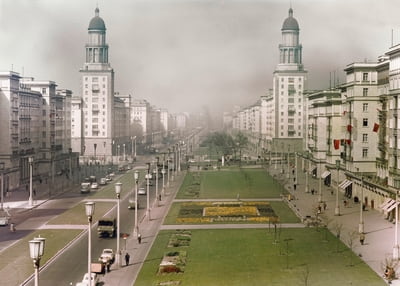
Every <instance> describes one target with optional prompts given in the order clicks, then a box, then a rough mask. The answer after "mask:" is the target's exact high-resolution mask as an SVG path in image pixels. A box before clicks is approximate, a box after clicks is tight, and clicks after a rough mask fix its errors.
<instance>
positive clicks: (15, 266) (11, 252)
mask: <svg viewBox="0 0 400 286" xmlns="http://www.w3.org/2000/svg"><path fill="white" fill-rule="evenodd" d="M81 232H82V230H77V229H69V230H68V231H65V230H63V229H57V230H55V229H42V230H37V231H34V232H32V233H30V234H29V235H27V236H26V237H24V238H23V239H21V240H19V241H18V242H17V243H15V244H14V245H12V246H11V247H9V248H6V249H5V250H3V251H2V252H0V277H1V283H0V284H1V285H19V284H21V283H22V282H23V281H25V280H26V279H27V278H28V277H29V276H30V275H31V274H33V270H34V269H33V262H32V259H31V258H30V256H29V243H28V242H29V240H31V239H33V238H34V237H38V236H39V235H40V237H44V238H46V246H45V250H44V256H43V257H42V259H41V262H40V264H41V265H44V264H45V263H46V262H47V261H48V260H49V259H50V258H51V257H53V256H54V255H55V254H56V253H57V252H58V251H60V250H61V249H62V248H64V247H65V245H67V244H68V243H69V242H70V241H72V240H73V239H74V238H75V237H76V236H78V235H79V234H80V233H81Z"/></svg>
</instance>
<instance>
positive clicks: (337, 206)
mask: <svg viewBox="0 0 400 286" xmlns="http://www.w3.org/2000/svg"><path fill="white" fill-rule="evenodd" d="M336 170H337V180H336V182H337V188H336V206H335V215H340V207H339V170H340V160H336Z"/></svg>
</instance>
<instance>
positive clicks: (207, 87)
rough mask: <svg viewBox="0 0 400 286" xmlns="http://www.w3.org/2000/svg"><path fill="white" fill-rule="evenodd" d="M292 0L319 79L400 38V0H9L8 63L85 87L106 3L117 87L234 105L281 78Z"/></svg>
mask: <svg viewBox="0 0 400 286" xmlns="http://www.w3.org/2000/svg"><path fill="white" fill-rule="evenodd" d="M290 3H291V5H292V8H293V10H294V14H293V16H294V17H295V18H296V19H297V21H298V22H299V25H300V42H301V43H302V45H303V63H304V66H305V68H306V69H307V70H308V72H309V75H308V78H309V84H308V87H309V88H310V89H320V88H327V87H329V73H330V72H332V74H333V71H335V70H336V71H337V74H340V76H341V81H342V79H343V78H344V77H343V72H342V70H343V68H344V67H345V66H346V65H347V64H350V63H352V62H357V61H364V60H365V59H367V60H370V61H375V60H376V58H377V57H378V56H379V55H382V54H383V53H384V52H386V51H387V50H388V48H389V47H390V46H391V31H392V29H393V30H394V42H395V43H399V42H400V29H399V28H400V17H399V11H400V1H398V0H292V1H290V0H287V1H285V0H264V1H262V0H258V1H252V0H241V1H239V0H237V1H234V0H219V1H217V0H215V1H211V0H210V1H207V0H197V1H194V0H175V1H172V0H158V1H155V0H98V1H96V0H84V1H83V0H0V38H1V45H0V70H3V71H6V70H11V68H12V67H13V70H14V71H16V72H19V73H21V74H22V73H23V74H24V75H25V76H30V77H34V78H36V79H38V80H54V81H55V82H57V84H58V86H59V88H67V89H71V90H72V91H73V92H74V93H75V94H79V93H80V77H79V69H80V68H81V67H82V66H83V63H84V56H85V48H84V46H85V43H86V41H87V28H88V25H89V21H90V19H91V18H92V17H94V9H95V8H96V5H98V7H99V9H100V17H102V18H103V20H104V21H105V24H106V28H107V42H108V44H109V61H110V63H111V66H112V67H113V68H114V71H115V91H119V92H120V93H130V94H132V95H133V96H134V97H136V98H145V99H147V100H148V101H149V102H150V103H151V104H152V105H155V106H157V107H162V108H167V109H168V110H169V111H170V112H180V111H198V110H200V109H201V108H202V107H203V106H208V107H209V109H210V110H212V111H213V110H218V111H222V110H227V111H229V110H231V108H232V106H233V105H241V106H246V105H250V104H252V103H254V102H255V101H256V100H257V99H258V98H259V97H260V96H261V95H263V94H265V93H266V91H267V90H268V89H269V88H271V87H272V73H273V71H274V69H275V67H276V65H277V63H278V61H279V49H278V45H279V43H280V41H281V27H282V23H283V21H284V20H285V18H286V17H287V16H288V9H289V7H290Z"/></svg>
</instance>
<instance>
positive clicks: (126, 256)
mask: <svg viewBox="0 0 400 286" xmlns="http://www.w3.org/2000/svg"><path fill="white" fill-rule="evenodd" d="M129 258H131V256H130V255H129V253H128V252H127V253H126V254H125V263H126V266H128V265H129Z"/></svg>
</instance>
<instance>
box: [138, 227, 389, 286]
mask: <svg viewBox="0 0 400 286" xmlns="http://www.w3.org/2000/svg"><path fill="white" fill-rule="evenodd" d="M278 232H279V231H278ZM173 233H174V231H161V232H160V233H159V235H158V237H157V239H156V241H155V243H154V245H153V247H152V249H151V251H150V253H149V255H148V257H147V259H146V262H145V263H144V265H143V268H142V270H141V272H140V274H139V276H138V278H137V280H136V283H135V286H141V285H143V286H149V285H159V283H160V282H166V281H181V284H180V285H186V286H188V285H218V286H219V285H230V286H231V285H237V286H239V285H240V286H242V285H246V286H247V285H257V286H258V285H324V286H331V285H332V286H337V285H353V286H364V285H368V286H375V285H386V284H385V282H384V281H383V280H382V279H381V278H380V277H378V276H377V275H376V274H375V272H373V271H372V270H371V269H370V268H369V267H368V266H367V265H366V264H365V263H364V262H363V261H362V260H361V259H359V257H357V256H356V255H354V253H352V252H351V251H349V250H348V248H347V247H346V246H345V245H343V244H342V243H341V242H339V244H340V247H339V252H337V251H336V247H337V240H336V238H335V237H334V236H333V235H331V234H330V233H327V238H328V241H325V240H324V239H325V233H324V232H323V231H320V232H317V231H316V230H315V229H281V230H280V236H278V235H277V237H278V239H279V242H278V243H274V241H275V234H274V230H273V229H271V230H268V229H238V230H192V231H191V241H190V243H189V246H188V247H184V246H180V247H167V245H168V243H169V241H170V240H171V236H172V234H173ZM179 251H184V252H185V254H186V255H187V257H186V265H185V266H184V268H182V269H184V273H169V274H157V273H158V269H159V264H160V262H161V260H162V258H163V256H164V255H165V253H171V252H179ZM287 253H288V255H286V254H287ZM306 279H307V280H308V283H307V284H306V282H305V281H306ZM170 285H172V284H170Z"/></svg>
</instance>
